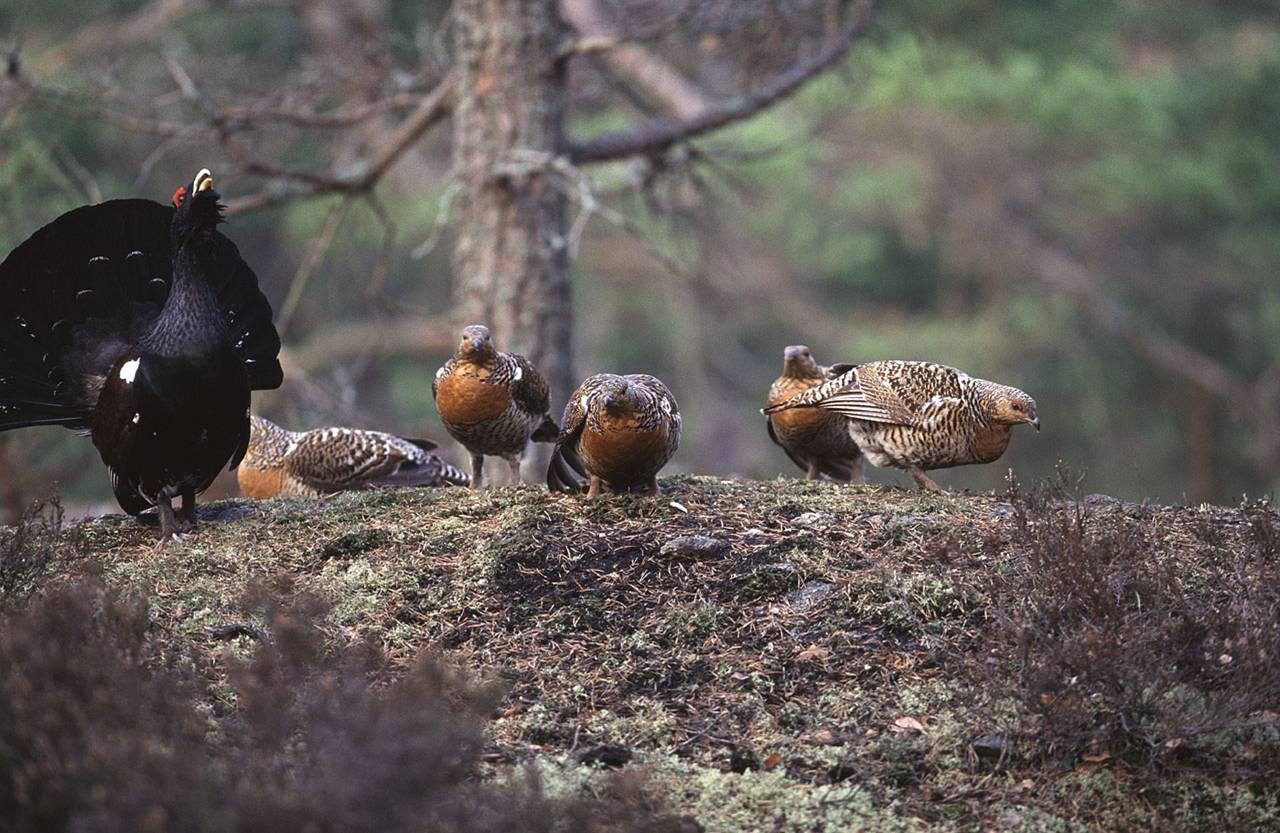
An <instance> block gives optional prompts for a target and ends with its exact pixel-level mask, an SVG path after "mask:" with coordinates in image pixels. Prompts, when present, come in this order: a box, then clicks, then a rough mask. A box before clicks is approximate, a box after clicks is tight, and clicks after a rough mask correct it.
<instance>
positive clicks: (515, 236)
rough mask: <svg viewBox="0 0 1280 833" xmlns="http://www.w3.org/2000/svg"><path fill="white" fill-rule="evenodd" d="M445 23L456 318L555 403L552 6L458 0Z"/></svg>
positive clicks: (536, 1)
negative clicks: (454, 192)
mask: <svg viewBox="0 0 1280 833" xmlns="http://www.w3.org/2000/svg"><path fill="white" fill-rule="evenodd" d="M453 16H454V25H455V34H456V49H457V55H456V72H457V79H458V83H457V91H456V105H455V110H454V145H453V148H454V149H453V153H454V166H455V171H456V173H457V177H458V182H459V186H460V189H461V190H460V192H459V198H458V200H459V202H458V208H459V211H458V220H459V223H458V237H457V241H456V243H455V247H454V264H455V267H456V275H457V285H456V286H457V290H456V293H457V298H456V300H457V305H458V306H457V308H458V312H459V315H460V317H461V318H463V319H465V321H462V322H460V323H463V324H486V325H488V326H489V327H490V328H491V329H492V330H493V333H494V336H495V339H496V340H497V342H498V345H499V347H500V348H501V349H505V350H515V351H518V352H522V353H524V354H526V355H527V356H528V357H529V358H530V359H531V360H532V361H533V363H534V364H535V365H536V366H538V367H539V368H541V369H542V371H543V373H545V374H546V375H547V378H548V380H549V381H550V382H551V388H552V396H553V399H554V400H559V401H562V400H563V398H564V397H565V396H566V395H568V393H569V391H571V390H572V389H573V386H574V378H573V369H572V366H571V358H570V355H571V354H570V349H571V342H570V333H571V328H572V321H571V318H572V307H571V303H570V291H569V258H568V248H567V227H566V216H567V206H566V197H565V195H564V194H563V193H562V191H561V190H560V189H559V188H557V187H556V186H555V184H554V183H553V182H552V181H550V179H549V171H548V170H547V167H546V162H547V160H549V159H550V158H551V156H552V154H554V153H555V151H556V150H557V149H558V148H559V147H560V145H561V142H562V138H563V132H564V111H565V97H566V85H565V78H564V73H565V67H564V61H563V60H562V59H561V58H560V56H559V55H558V50H559V47H560V43H561V38H562V35H563V24H562V23H561V19H560V14H559V9H558V4H557V3H556V2H555V0H460V1H459V2H458V3H457V4H456V5H455V6H454V10H453Z"/></svg>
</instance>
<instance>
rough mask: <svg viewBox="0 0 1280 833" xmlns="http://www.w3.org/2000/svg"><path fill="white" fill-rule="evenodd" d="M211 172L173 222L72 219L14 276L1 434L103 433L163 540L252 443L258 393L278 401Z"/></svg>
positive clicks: (125, 490) (3, 335) (7, 284)
mask: <svg viewBox="0 0 1280 833" xmlns="http://www.w3.org/2000/svg"><path fill="white" fill-rule="evenodd" d="M221 220H222V214H221V208H220V206H219V205H218V194H217V193H216V192H215V191H214V190H213V178H212V176H211V175H210V174H209V172H208V171H207V170H202V171H201V172H200V173H199V174H198V175H197V176H196V178H195V179H194V180H193V181H192V183H191V184H190V185H188V186H184V187H182V188H179V189H178V191H177V192H176V193H175V194H174V200H173V207H167V206H163V205H160V204H159V203H155V202H152V201H150V200H141V199H124V200H111V201H109V202H104V203H100V204H98V205H92V206H85V207H83V208H77V209H75V210H73V211H70V212H67V213H66V214H63V215H62V216H61V217H59V218H57V219H56V220H54V221H53V222H51V223H49V224H48V225H46V226H45V227H43V228H41V229H40V230H38V231H37V232H35V233H34V234H33V235H31V237H30V238H28V239H27V240H26V241H25V242H23V243H22V244H21V245H19V246H18V247H17V248H16V249H14V250H13V251H12V252H11V253H10V254H9V256H8V257H7V258H5V260H4V262H3V263H0V293H3V295H4V298H5V308H4V310H3V311H2V312H0V430H6V429H11V428H20V427H24V426H30V425H63V426H66V427H69V428H79V429H89V431H90V433H91V435H92V437H93V440H94V444H95V445H96V446H97V447H98V449H99V451H100V452H101V454H102V458H103V460H104V462H106V463H107V465H108V467H109V468H110V469H111V474H112V479H113V483H114V485H115V492H116V496H117V498H118V499H119V501H120V505H121V506H122V507H123V508H124V509H125V510H126V511H128V512H131V513H135V514H136V513H138V512H141V511H142V510H144V509H146V508H148V507H149V506H152V505H159V506H160V509H161V525H162V527H163V528H164V534H165V537H169V536H171V535H172V534H173V532H174V531H176V529H177V526H176V524H175V521H174V518H173V512H172V505H171V501H172V498H173V497H176V496H178V495H182V496H183V498H184V500H183V508H182V515H183V518H182V520H183V524H184V526H185V525H188V524H189V523H190V522H191V520H192V517H193V516H192V513H193V512H194V508H195V503H194V495H195V493H196V492H198V491H202V490H203V489H204V488H206V487H207V486H208V484H209V483H210V482H211V481H212V480H213V477H214V476H215V475H216V474H217V472H218V471H219V470H220V469H221V468H222V467H223V466H225V465H227V464H228V463H234V462H235V461H236V460H238V459H239V456H240V455H241V454H243V451H244V446H245V444H246V443H247V441H248V417H247V413H246V410H247V408H248V399H249V390H250V389H267V388H274V387H278V386H279V385H280V382H281V380H282V373H281V369H280V364H279V362H278V361H277V358H276V356H277V353H278V352H279V350H280V338H279V336H278V335H277V333H276V331H275V327H274V326H273V325H272V323H271V307H270V305H269V304H268V303H267V300H266V298H264V297H263V295H262V293H261V291H259V289H258V282H257V278H256V277H255V276H254V274H253V271H252V270H251V269H250V268H249V266H248V264H246V263H245V262H244V260H243V259H242V258H241V257H240V253H239V252H238V251H237V249H236V247H235V244H233V243H232V242H231V241H230V240H228V239H227V238H226V237H224V236H223V235H222V234H220V233H219V232H218V231H217V230H216V225H217V224H218V223H219V222H221Z"/></svg>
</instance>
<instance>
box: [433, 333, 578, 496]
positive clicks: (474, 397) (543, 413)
mask: <svg viewBox="0 0 1280 833" xmlns="http://www.w3.org/2000/svg"><path fill="white" fill-rule="evenodd" d="M431 395H432V397H433V398H434V399H435V402H436V410H438V411H439V412H440V421H441V422H443V423H444V427H445V429H446V430H447V431H448V432H449V434H450V435H451V436H452V437H453V438H454V439H455V440H457V441H458V442H460V443H462V444H463V445H464V446H466V449H467V451H469V452H470V453H471V486H472V487H473V488H476V489H479V488H480V487H481V486H482V485H483V482H484V458H485V455H490V456H496V457H502V458H504V459H505V460H506V461H507V463H508V465H510V466H511V474H512V481H513V482H515V483H519V482H521V480H520V458H521V457H522V456H523V455H524V451H525V448H526V447H527V446H528V445H529V441H530V440H533V441H534V442H548V443H549V442H555V439H556V434H558V433H559V428H557V427H556V423H555V420H553V419H552V418H551V413H550V411H551V394H550V389H549V388H548V387H547V381H546V379H544V378H542V374H541V373H539V372H538V370H537V368H535V367H534V366H533V365H532V364H531V363H530V362H529V360H528V359H526V358H525V357H524V356H521V355H519V354H516V353H501V352H499V351H498V350H497V349H495V348H494V346H493V339H492V338H491V337H490V335H489V328H488V327H482V326H480V325H478V324H473V325H471V326H469V327H466V328H465V329H463V331H462V341H461V342H460V343H459V344H458V349H457V351H456V352H454V354H453V357H452V358H450V359H449V361H447V362H445V364H444V367H442V368H440V369H439V370H438V371H436V375H435V379H433V380H432V382H431Z"/></svg>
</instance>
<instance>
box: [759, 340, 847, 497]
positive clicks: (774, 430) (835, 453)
mask: <svg viewBox="0 0 1280 833" xmlns="http://www.w3.org/2000/svg"><path fill="white" fill-rule="evenodd" d="M842 367H847V366H842ZM837 375H838V374H837V373H836V372H835V371H834V370H833V369H832V368H830V367H823V366H822V365H820V364H818V363H817V362H816V361H815V360H814V358H813V353H812V352H811V351H810V350H809V348H808V347H806V346H804V345H803V344H793V345H791V346H790V347H788V348H787V349H786V350H785V351H784V353H783V364H782V375H781V376H779V377H778V378H777V379H775V380H774V382H773V385H772V386H770V388H769V403H768V404H770V405H776V404H778V403H779V402H783V401H785V400H787V399H790V398H791V397H793V396H795V395H797V394H800V393H803V392H804V391H807V390H808V389H809V388H812V387H814V386H816V385H820V384H822V383H823V382H825V381H828V380H830V379H834V378H835V377H836V376H837ZM765 424H766V425H767V426H768V429H769V439H771V440H773V441H774V442H775V443H777V444H778V445H779V446H781V447H782V450H783V451H785V452H786V453H787V456H788V457H790V458H791V461H792V462H793V463H795V464H796V465H797V466H799V467H800V468H801V469H802V470H803V471H804V472H805V473H806V474H805V476H806V477H807V478H808V479H809V480H817V479H819V478H820V477H822V476H823V475H825V476H827V477H829V478H831V479H832V480H839V481H842V482H849V483H861V482H863V473H862V452H861V451H859V450H858V444H857V443H856V442H854V441H853V436H852V435H851V434H850V433H849V426H848V421H847V420H845V418H844V417H842V416H840V415H839V414H836V413H832V412H831V411H827V410H823V409H821V408H793V409H790V410H785V411H779V412H778V413H776V414H773V415H772V416H769V417H766V421H765Z"/></svg>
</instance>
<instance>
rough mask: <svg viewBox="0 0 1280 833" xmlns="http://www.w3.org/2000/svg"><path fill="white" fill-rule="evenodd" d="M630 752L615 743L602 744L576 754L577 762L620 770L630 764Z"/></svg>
mask: <svg viewBox="0 0 1280 833" xmlns="http://www.w3.org/2000/svg"><path fill="white" fill-rule="evenodd" d="M632 755H633V753H632V751H631V750H630V749H628V748H627V747H625V746H619V745H618V744H616V743H602V744H600V745H599V746H593V747H591V748H590V749H588V750H586V751H584V752H581V753H579V754H578V762H579V763H583V764H588V765H591V764H600V765H601V766H606V767H608V768H610V769H621V768H622V767H624V766H626V765H627V764H628V763H630V762H631V758H632Z"/></svg>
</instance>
